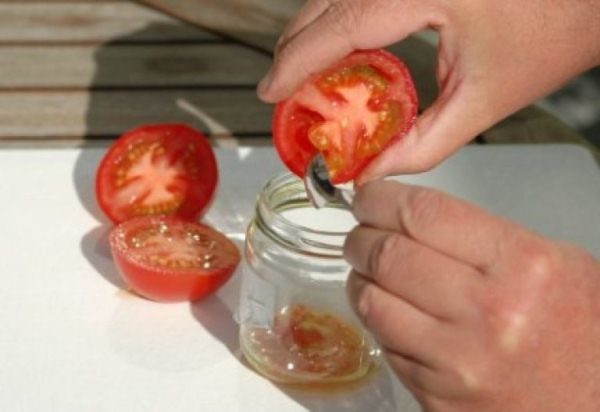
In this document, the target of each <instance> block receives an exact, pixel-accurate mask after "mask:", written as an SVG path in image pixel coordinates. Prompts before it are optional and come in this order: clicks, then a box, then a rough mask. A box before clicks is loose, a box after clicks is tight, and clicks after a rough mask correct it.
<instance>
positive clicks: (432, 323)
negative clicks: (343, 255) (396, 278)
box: [347, 271, 442, 365]
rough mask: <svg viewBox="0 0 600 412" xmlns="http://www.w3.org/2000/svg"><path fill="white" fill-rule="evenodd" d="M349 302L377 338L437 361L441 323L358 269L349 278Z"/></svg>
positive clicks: (396, 349) (409, 353) (432, 362)
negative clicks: (387, 290) (384, 288)
mask: <svg viewBox="0 0 600 412" xmlns="http://www.w3.org/2000/svg"><path fill="white" fill-rule="evenodd" d="M347 287H348V296H349V299H350V304H351V305H352V307H353V309H354V310H355V311H356V313H357V314H358V316H359V317H360V319H361V320H362V322H363V323H364V324H365V326H366V327H367V329H369V330H370V331H371V332H372V334H373V336H374V337H375V339H376V340H377V341H378V342H380V343H381V344H382V345H383V346H385V347H387V348H390V349H391V350H393V351H394V352H397V353H402V354H403V355H405V356H409V357H411V358H414V359H416V360H417V361H419V362H421V363H423V364H425V365H435V364H437V363H438V361H437V359H436V358H435V356H436V354H438V353H440V351H439V348H436V345H438V344H439V343H440V342H441V339H440V336H439V335H440V330H441V329H442V328H441V325H442V323H441V322H440V321H439V320H438V319H436V318H434V317H432V316H430V315H428V314H426V313H425V312H422V311H421V310H419V309H417V308H416V307H414V306H412V305H411V304H409V303H408V302H406V301H404V300H402V299H400V298H398V297H397V296H394V295H392V294H390V293H388V292H386V291H384V290H383V289H381V288H380V287H379V286H377V285H375V284H374V283H372V282H369V281H368V280H366V279H365V278H364V277H362V275H360V274H358V273H357V272H354V271H353V272H352V273H351V274H350V276H349V278H348V284H347Z"/></svg>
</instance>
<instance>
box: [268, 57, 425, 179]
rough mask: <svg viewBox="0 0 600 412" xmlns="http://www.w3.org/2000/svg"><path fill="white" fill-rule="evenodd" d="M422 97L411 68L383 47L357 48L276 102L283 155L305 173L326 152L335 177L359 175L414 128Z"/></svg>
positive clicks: (276, 126) (277, 135) (275, 121)
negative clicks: (396, 140) (319, 155)
mask: <svg viewBox="0 0 600 412" xmlns="http://www.w3.org/2000/svg"><path fill="white" fill-rule="evenodd" d="M416 113H417V97H416V92H415V88H414V85H413V83H412V80H411V78H410V74H409V73H408V69H407V68H406V66H405V65H404V63H402V62H401V61H400V60H398V59H397V58H396V57H395V56H393V55H392V54H390V53H388V52H385V51H383V50H370V51H357V52H354V53H352V54H350V55H349V56H347V57H345V58H344V59H342V60H341V61H340V62H338V63H337V64H335V65H333V66H332V67H330V68H329V69H326V70H325V71H323V72H321V73H318V74H316V75H314V76H312V77H311V78H310V79H309V80H308V81H307V82H305V83H304V84H303V85H302V86H301V87H300V88H299V89H298V90H297V91H296V92H295V93H294V95H293V96H292V97H290V98H289V99H287V100H284V101H282V102H280V103H278V104H277V106H276V108H275V114H274V117H273V137H274V140H275V146H276V148H277V151H278V153H279V156H280V157H281V159H282V160H283V162H284V163H285V164H286V166H287V167H288V168H289V169H290V170H291V171H292V172H293V173H295V174H296V175H298V176H304V174H305V171H306V166H307V165H308V163H309V161H310V159H311V158H312V157H313V156H314V155H315V154H316V153H318V152H321V153H322V154H323V157H324V159H325V163H326V164H327V167H328V170H329V174H330V177H331V181H332V182H333V183H343V182H347V181H350V180H352V179H354V178H355V177H356V176H357V175H358V174H359V173H360V172H361V171H362V170H363V169H364V168H365V167H366V166H367V164H368V163H369V162H370V161H371V160H373V158H374V157H375V156H377V155H378V154H379V153H380V152H381V151H382V150H384V149H385V148H386V147H387V146H389V145H390V143H391V142H392V141H394V140H395V139H398V138H400V137H401V136H403V135H404V134H406V132H407V131H408V130H409V129H410V127H411V126H412V124H413V123H414V120H415V118H416Z"/></svg>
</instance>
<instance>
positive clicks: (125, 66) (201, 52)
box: [0, 44, 270, 90]
mask: <svg viewBox="0 0 600 412" xmlns="http://www.w3.org/2000/svg"><path fill="white" fill-rule="evenodd" d="M269 62H270V60H269V59H268V58H267V57H265V56H263V55H261V54H258V53H256V52H254V51H252V50H249V49H246V48H244V47H241V46H237V45H234V44H197V45H196V44H192V45H190V44H183V45H176V46H173V45H159V46H155V45H137V46H130V45H126V46H124V45H121V46H103V47H94V46H60V47H56V46H55V47H38V46H35V47H32V46H30V47H12V46H11V47H0V89H2V88H3V89H5V90H6V89H9V90H14V89H22V88H25V89H32V88H55V89H56V88H86V87H89V86H94V87H148V88H152V87H158V86H176V85H186V86H187V85H191V86H197V85H253V84H255V83H256V82H257V81H258V80H259V79H260V77H261V76H262V75H263V74H264V72H265V71H266V70H267V67H268V65H269Z"/></svg>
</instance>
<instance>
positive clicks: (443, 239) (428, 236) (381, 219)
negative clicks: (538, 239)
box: [353, 181, 525, 273]
mask: <svg viewBox="0 0 600 412" xmlns="http://www.w3.org/2000/svg"><path fill="white" fill-rule="evenodd" d="M353 212H354V216H355V217H356V219H357V220H358V221H359V222H360V223H361V224H363V225H366V226H372V227H376V228H379V229H382V230H389V231H395V232H399V233H401V234H403V235H405V236H407V237H409V238H411V239H413V240H415V241H416V242H418V243H421V244H423V245H426V246H428V247H430V248H431V249H434V250H436V251H438V252H440V253H442V254H445V255H448V256H449V257H451V258H455V259H458V260H460V261H462V262H464V263H467V264H469V265H471V266H475V267H476V268H478V269H479V270H480V271H481V272H483V273H485V272H486V271H487V270H488V269H489V265H491V264H493V262H495V261H496V260H497V259H498V257H500V256H510V255H511V250H512V249H511V248H515V247H517V248H518V243H515V241H514V239H516V238H517V235H519V234H523V233H524V232H525V231H524V230H523V229H521V228H520V227H518V226H517V225H516V224H514V223H511V222H509V221H507V220H505V219H502V218H499V217H496V216H493V215H491V214H489V213H487V212H485V211H484V210H482V209H480V208H478V207H476V206H474V205H471V204H469V203H467V202H464V201H462V200H459V199H457V198H454V197H451V196H449V195H446V194H444V193H442V192H439V191H437V190H433V189H427V188H424V187H419V186H411V185H405V184H401V183H398V182H390V181H377V182H372V183H369V184H367V185H365V186H363V187H361V188H360V189H359V190H358V191H357V193H356V196H355V198H354V204H353Z"/></svg>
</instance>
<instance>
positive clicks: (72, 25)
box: [0, 2, 217, 44]
mask: <svg viewBox="0 0 600 412" xmlns="http://www.w3.org/2000/svg"><path fill="white" fill-rule="evenodd" d="M216 38H217V36H215V35H213V34H210V33H208V32H206V31H205V30H201V29H199V28H196V27H193V26H191V25H188V24H184V23H182V22H181V21H179V20H176V19H174V18H172V17H169V16H167V15H165V14H164V13H160V12H157V11H155V10H151V9H150V8H148V7H144V6H142V5H140V4H137V3H133V2H107V3H96V2H79V3H0V44H7V43H53V42H70V43H76V42H106V41H126V42H130V43H131V42H148V41H174V40H196V41H208V40H214V39H216Z"/></svg>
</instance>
